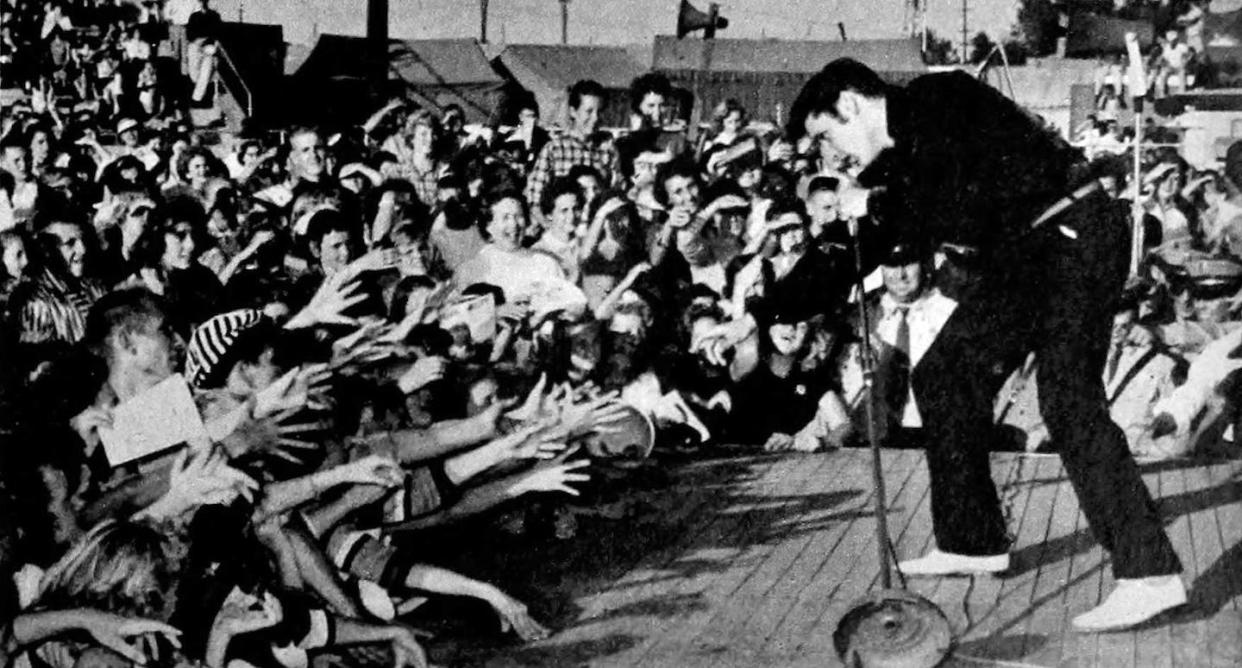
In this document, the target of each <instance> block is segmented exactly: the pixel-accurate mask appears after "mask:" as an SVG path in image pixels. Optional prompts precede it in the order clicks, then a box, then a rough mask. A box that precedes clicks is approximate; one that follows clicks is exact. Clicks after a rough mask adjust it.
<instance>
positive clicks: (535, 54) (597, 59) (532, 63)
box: [498, 44, 647, 89]
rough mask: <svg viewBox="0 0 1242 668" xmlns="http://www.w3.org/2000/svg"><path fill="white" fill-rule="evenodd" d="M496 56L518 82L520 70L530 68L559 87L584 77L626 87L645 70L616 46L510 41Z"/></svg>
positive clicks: (610, 85) (566, 86)
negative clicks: (511, 43)
mask: <svg viewBox="0 0 1242 668" xmlns="http://www.w3.org/2000/svg"><path fill="white" fill-rule="evenodd" d="M498 58H499V59H500V62H501V63H502V64H503V65H504V66H505V67H506V68H508V69H509V71H510V72H513V74H514V76H515V77H517V78H518V80H519V83H523V85H525V82H523V81H521V79H522V78H523V77H522V74H521V73H524V72H529V73H530V74H531V75H533V76H537V77H540V78H541V79H542V80H543V81H544V82H545V83H546V85H548V86H551V87H553V88H558V89H567V88H569V87H570V86H572V85H573V84H574V82H576V81H578V80H579V79H582V78H585V77H590V78H592V79H594V80H596V81H598V82H599V83H600V84H602V85H603V86H604V87H605V88H613V89H623V88H628V87H629V85H630V81H632V80H633V79H634V77H636V76H638V75H640V74H642V73H643V72H646V71H647V68H646V66H645V64H644V63H641V62H639V61H638V60H636V59H635V58H634V57H633V55H631V53H630V51H629V50H628V49H626V48H624V47H619V46H566V45H561V44H513V45H510V46H507V47H505V49H504V50H503V51H501V53H500V55H499V56H498Z"/></svg>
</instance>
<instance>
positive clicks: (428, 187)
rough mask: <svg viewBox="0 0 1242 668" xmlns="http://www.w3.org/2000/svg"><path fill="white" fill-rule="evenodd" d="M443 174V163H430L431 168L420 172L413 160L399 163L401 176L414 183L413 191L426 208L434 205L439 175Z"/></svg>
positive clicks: (431, 207)
mask: <svg viewBox="0 0 1242 668" xmlns="http://www.w3.org/2000/svg"><path fill="white" fill-rule="evenodd" d="M443 175H444V165H441V164H440V163H438V162H436V163H432V165H431V169H429V170H427V171H425V172H421V171H419V170H418V167H415V166H414V163H413V162H406V163H401V176H402V178H404V179H406V180H407V181H409V182H410V183H412V184H413V185H414V192H416V193H418V199H420V200H422V202H423V204H425V205H427V208H429V209H434V208H435V206H436V191H437V190H438V189H439V185H440V177H441V176H443Z"/></svg>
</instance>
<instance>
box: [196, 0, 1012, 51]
mask: <svg viewBox="0 0 1242 668" xmlns="http://www.w3.org/2000/svg"><path fill="white" fill-rule="evenodd" d="M923 1H924V2H927V3H929V4H928V25H929V26H930V28H931V29H932V30H934V31H935V32H936V33H937V34H940V35H942V36H953V39H958V38H959V37H958V36H960V33H961V26H962V0H923ZM691 2H692V4H694V5H695V6H696V7H698V8H699V9H702V10H704V11H706V10H707V0H691ZM212 6H213V7H215V8H216V9H217V10H218V11H219V12H220V13H221V14H222V15H223V16H224V18H225V20H229V21H236V20H238V16H239V10H240V13H241V16H244V18H245V20H246V21H248V22H252V23H279V24H282V25H284V27H285V40H286V41H289V42H293V43H311V42H313V36H314V35H315V33H316V30H317V31H318V32H319V33H334V34H344V35H362V34H363V33H364V32H365V29H366V0H213V2H212ZM389 6H390V10H389V14H390V16H391V21H390V26H389V32H390V34H391V35H392V36H393V37H398V38H431V37H478V35H479V0H389ZM677 6H678V0H570V4H569V39H570V43H574V44H642V43H649V42H650V41H651V37H652V36H653V35H657V34H672V33H673V31H674V27H675V24H676V16H677ZM720 6H721V14H722V15H724V16H725V17H727V18H728V19H729V21H730V25H729V27H728V28H727V29H726V30H723V31H720V32H719V33H717V34H718V36H720V37H739V38H741V37H745V38H760V37H775V38H784V39H827V40H836V39H839V38H840V37H839V34H838V32H837V27H836V24H837V22H838V21H841V22H843V23H844V24H845V30H846V34H847V35H848V36H849V37H850V38H851V39H875V38H891V37H899V36H901V29H902V21H903V17H904V14H905V0H720ZM968 7H969V9H968V15H967V17H968V26H969V30H970V34H971V35H973V34H974V33H976V32H979V31H983V32H986V33H988V34H989V35H990V36H992V37H993V38H994V39H999V38H1001V37H1004V36H1005V35H1007V34H1008V33H1009V29H1010V28H1011V27H1012V26H1013V24H1014V17H1015V15H1016V11H1017V9H1016V8H1017V0H968ZM488 16H489V21H488V38H489V41H491V42H496V43H510V44H518V43H522V44H531V43H553V42H559V41H560V2H559V1H558V0H489V10H488Z"/></svg>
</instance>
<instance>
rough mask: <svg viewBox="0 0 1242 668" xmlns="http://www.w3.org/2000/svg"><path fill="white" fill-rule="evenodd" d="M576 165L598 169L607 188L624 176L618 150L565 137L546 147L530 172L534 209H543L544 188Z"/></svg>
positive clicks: (529, 193) (528, 192)
mask: <svg viewBox="0 0 1242 668" xmlns="http://www.w3.org/2000/svg"><path fill="white" fill-rule="evenodd" d="M575 165H589V166H591V167H594V168H595V169H596V170H598V171H599V174H600V177H601V178H603V180H604V186H605V187H608V186H611V185H614V184H615V183H616V180H617V179H618V178H620V176H621V157H620V156H619V155H617V151H616V150H615V149H612V148H608V149H602V148H596V147H593V146H591V145H589V144H587V143H586V142H585V141H583V140H582V139H579V138H578V137H574V136H572V135H561V136H560V137H557V138H556V139H553V140H552V141H549V142H548V143H547V144H546V145H545V146H544V147H543V150H542V151H540V152H539V158H538V159H537V160H535V166H534V167H533V168H531V170H530V176H529V177H528V178H527V180H526V202H527V203H528V204H529V205H530V206H531V208H532V209H537V208H538V207H539V205H540V198H541V197H543V189H544V188H546V187H548V184H549V183H551V182H552V180H553V179H557V178H560V177H562V176H568V175H569V170H571V169H573V168H574V166H575Z"/></svg>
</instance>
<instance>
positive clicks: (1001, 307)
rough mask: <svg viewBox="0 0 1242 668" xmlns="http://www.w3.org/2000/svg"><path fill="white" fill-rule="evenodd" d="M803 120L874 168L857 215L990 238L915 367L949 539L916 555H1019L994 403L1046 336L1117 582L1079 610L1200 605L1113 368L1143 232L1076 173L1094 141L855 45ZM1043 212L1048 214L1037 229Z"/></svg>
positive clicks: (950, 569) (961, 83)
mask: <svg viewBox="0 0 1242 668" xmlns="http://www.w3.org/2000/svg"><path fill="white" fill-rule="evenodd" d="M789 127H790V130H791V133H790V134H791V135H793V136H800V135H801V134H802V133H804V132H805V133H807V134H809V135H810V136H811V137H812V138H813V139H818V140H821V141H827V142H829V143H830V144H832V145H833V146H834V147H836V149H837V150H839V151H841V152H842V153H844V154H846V155H849V156H850V157H852V158H853V159H855V160H856V161H857V162H858V164H859V165H860V166H861V167H862V168H863V171H862V173H861V174H860V175H859V177H858V186H846V187H844V189H843V191H842V192H841V210H842V213H843V214H844V215H846V216H851V217H860V216H863V215H870V216H872V217H873V219H875V220H877V221H878V222H879V223H880V224H881V225H884V226H887V227H889V228H896V231H895V233H896V234H898V235H899V236H901V237H904V238H906V239H914V240H918V241H920V242H923V243H926V244H928V245H929V246H930V247H932V248H934V247H936V245H939V244H944V243H951V244H961V245H965V246H969V247H972V248H974V249H976V250H977V251H978V254H979V255H978V257H979V263H980V265H981V266H980V269H979V276H978V280H977V281H975V282H974V283H972V285H971V287H969V288H968V289H967V290H966V293H965V294H964V295H961V296H960V303H959V305H958V307H957V310H956V311H955V312H954V313H953V315H952V316H951V317H950V318H949V320H948V322H947V323H946V324H945V327H944V329H943V330H942V331H941V332H940V334H939V336H938V337H937V339H936V341H935V343H933V344H932V347H931V349H930V350H928V352H927V353H926V355H925V356H924V357H923V358H922V360H920V362H919V364H918V366H917V367H916V368H915V369H914V371H913V376H912V379H911V383H912V387H913V388H914V392H915V396H916V398H917V400H918V405H919V411H920V412H921V413H922V418H923V424H924V428H925V431H926V433H927V437H928V445H927V465H928V469H929V471H930V475H931V494H932V505H931V509H932V519H933V521H934V524H935V536H936V547H935V548H934V549H933V550H932V551H931V552H930V553H928V554H927V555H925V556H923V557H922V558H919V559H914V560H912V561H906V562H902V563H901V564H900V566H901V568H902V570H903V571H905V572H906V573H907V574H911V575H947V574H955V573H977V572H1001V571H1004V570H1006V569H1008V568H1009V554H1008V550H1009V539H1008V535H1007V533H1006V530H1005V519H1004V515H1003V514H1002V512H1001V506H1000V501H999V498H998V496H997V492H996V486H995V484H994V483H993V482H992V476H991V470H990V467H989V459H988V452H989V451H990V450H991V446H992V445H993V441H994V439H995V437H994V436H993V434H994V433H995V432H994V427H993V424H992V402H993V400H994V398H995V396H996V394H997V392H998V391H999V389H1000V387H1001V384H1002V383H1003V382H1004V380H1005V378H1006V377H1007V376H1008V375H1009V373H1010V372H1011V371H1012V370H1013V369H1014V368H1015V367H1016V366H1017V364H1019V363H1020V362H1021V360H1022V359H1023V357H1024V356H1025V355H1026V354H1027V353H1028V352H1029V351H1031V350H1034V351H1036V354H1037V356H1038V358H1039V367H1038V368H1039V371H1038V374H1039V375H1038V383H1039V403H1040V406H1039V408H1040V412H1041V413H1042V414H1043V417H1044V420H1045V422H1046V423H1047V425H1048V429H1049V431H1050V432H1051V435H1052V440H1053V441H1054V442H1055V443H1056V444H1057V446H1058V447H1059V449H1060V454H1061V458H1062V461H1063V462H1064V465H1065V471H1066V473H1067V475H1068V476H1069V479H1070V482H1071V483H1072V484H1073V486H1074V490H1075V492H1076V493H1077V494H1078V500H1079V504H1080V505H1081V507H1082V511H1083V513H1084V514H1085V515H1086V518H1087V521H1088V522H1089V523H1090V524H1091V529H1092V531H1093V533H1094V534H1095V537H1096V539H1097V540H1099V542H1100V544H1101V545H1103V546H1104V548H1105V549H1106V550H1108V551H1109V552H1110V553H1111V554H1112V558H1113V563H1112V565H1113V572H1114V574H1115V576H1116V580H1117V586H1116V589H1114V590H1113V592H1112V593H1111V594H1110V595H1109V596H1108V598H1107V599H1106V600H1105V601H1104V602H1103V603H1102V604H1101V605H1099V606H1098V607H1096V608H1095V609H1093V610H1091V611H1089V612H1087V613H1085V614H1082V615H1080V616H1078V617H1076V618H1075V619H1074V626H1075V627H1076V628H1078V629H1080V630H1104V629H1118V628H1124V627H1127V626H1132V625H1135V624H1138V623H1140V622H1143V621H1145V620H1147V619H1150V618H1151V617H1154V616H1155V615H1157V614H1159V613H1160V612H1162V611H1164V610H1168V609H1170V608H1173V607H1176V606H1179V605H1181V604H1183V603H1185V602H1186V589H1185V586H1184V585H1183V583H1182V580H1181V577H1180V576H1179V575H1178V573H1180V572H1181V564H1180V562H1179V561H1178V558H1177V555H1176V554H1175V553H1174V552H1173V547H1172V546H1171V545H1170V543H1169V539H1168V536H1167V535H1165V532H1164V528H1163V526H1162V525H1161V522H1160V517H1159V516H1158V514H1157V511H1156V507H1155V503H1154V502H1153V501H1152V498H1151V495H1150V494H1149V493H1148V491H1147V488H1146V487H1145V486H1144V485H1143V481H1142V478H1141V477H1140V475H1139V470H1138V467H1137V466H1136V464H1135V463H1134V460H1133V458H1132V457H1131V456H1130V451H1129V449H1128V448H1127V447H1126V441H1125V437H1124V435H1123V434H1122V432H1121V429H1120V428H1119V427H1117V425H1115V424H1114V423H1113V422H1112V421H1111V419H1110V418H1109V415H1108V407H1107V403H1106V400H1105V395H1104V387H1103V385H1102V382H1101V380H1100V378H1101V375H1102V372H1103V365H1104V361H1105V355H1106V352H1107V349H1108V341H1109V328H1110V326H1111V322H1112V308H1113V306H1114V304H1115V301H1116V299H1117V298H1118V297H1119V296H1120V294H1121V291H1122V288H1123V285H1124V282H1125V278H1126V273H1127V260H1128V252H1129V248H1130V241H1129V239H1130V233H1129V226H1128V224H1127V220H1126V217H1125V213H1124V210H1122V209H1121V208H1120V207H1119V205H1118V204H1117V203H1116V202H1115V201H1113V200H1111V199H1110V198H1109V197H1107V196H1106V195H1105V194H1103V193H1102V192H1100V190H1099V189H1098V188H1093V187H1092V186H1091V183H1090V182H1089V181H1084V182H1076V181H1075V179H1076V176H1075V174H1081V173H1082V172H1083V171H1084V170H1082V169H1081V167H1082V165H1081V155H1080V154H1079V153H1077V152H1076V151H1075V150H1074V149H1072V148H1071V147H1070V146H1068V145H1067V144H1066V143H1064V142H1063V141H1061V140H1060V139H1059V138H1058V137H1057V136H1055V135H1054V134H1053V133H1052V132H1051V131H1049V130H1047V129H1045V128H1043V127H1042V126H1041V125H1040V123H1039V122H1038V121H1037V120H1036V119H1035V118H1034V117H1032V116H1030V115H1028V114H1027V113H1026V112H1024V111H1023V110H1022V109H1020V108H1019V107H1018V106H1017V105H1015V104H1014V103H1012V102H1010V101H1009V100H1007V99H1005V98H1004V97H1003V96H1002V95H1000V94H999V93H998V92H996V91H995V90H993V89H992V88H990V87H988V86H986V85H985V84H982V83H980V82H978V81H976V80H975V79H973V78H971V77H969V76H967V75H965V74H962V73H960V72H954V73H947V74H929V75H926V76H922V77H919V78H917V79H914V80H913V81H911V82H910V83H909V84H908V85H907V86H906V87H904V88H894V87H890V86H888V85H887V84H885V83H883V82H882V81H881V80H880V78H879V77H878V76H877V75H876V73H875V72H873V71H871V70H870V69H868V68H867V67H866V66H864V65H862V64H860V63H858V62H855V61H852V60H848V59H841V60H836V61H833V62H832V63H829V64H828V65H827V66H826V67H825V68H824V69H823V71H821V72H820V73H818V74H817V75H815V76H814V77H813V78H812V79H811V80H810V81H809V82H807V84H806V86H805V87H804V88H803V89H802V92H801V93H800V94H799V95H798V99H797V101H796V102H794V105H793V108H792V110H791V118H790V126H789ZM1084 185H1086V187H1083V186H1084ZM1040 218H1044V219H1045V221H1046V222H1045V223H1044V224H1042V225H1040V226H1039V227H1038V228H1037V229H1035V230H1034V231H1031V230H1030V228H1031V225H1032V223H1034V222H1035V221H1036V220H1038V219H1040Z"/></svg>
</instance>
